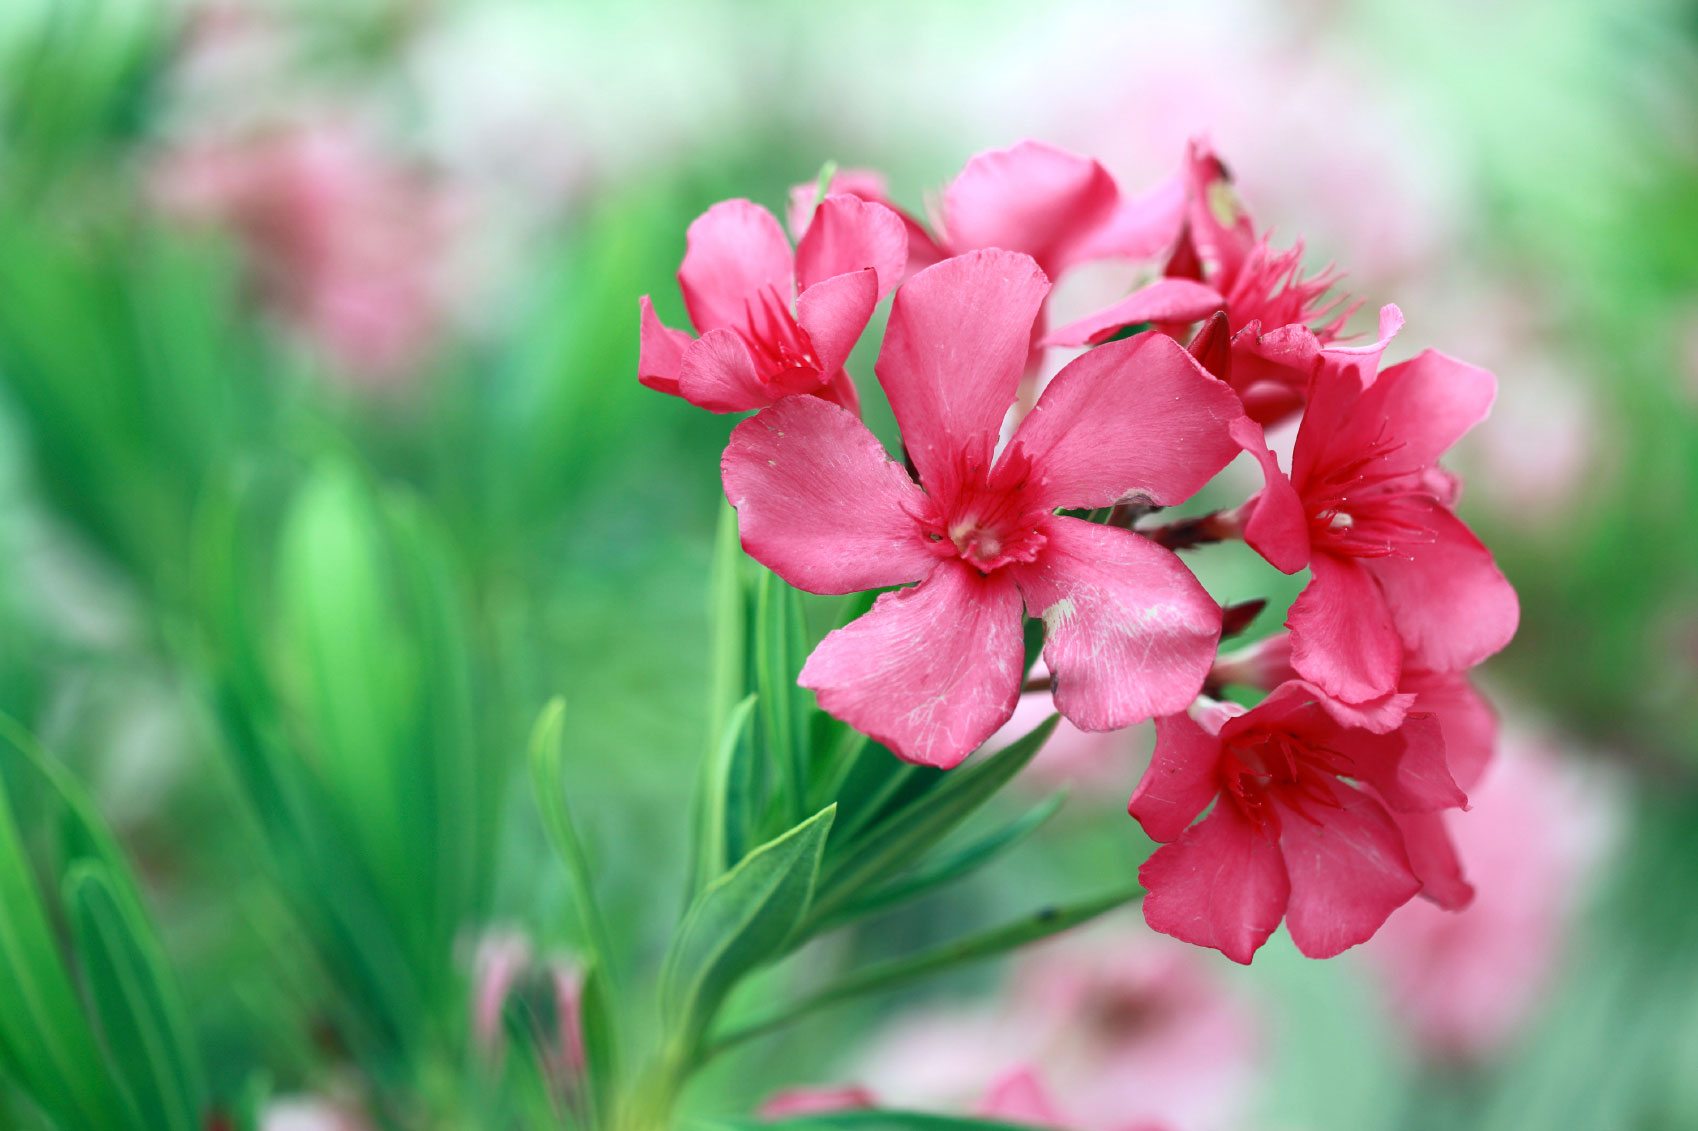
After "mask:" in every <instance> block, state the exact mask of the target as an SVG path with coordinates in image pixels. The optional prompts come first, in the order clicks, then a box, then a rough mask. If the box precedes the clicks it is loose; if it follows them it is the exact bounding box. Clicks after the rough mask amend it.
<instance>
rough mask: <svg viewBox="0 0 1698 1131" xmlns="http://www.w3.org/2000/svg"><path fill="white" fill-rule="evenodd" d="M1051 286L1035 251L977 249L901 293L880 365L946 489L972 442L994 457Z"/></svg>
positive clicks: (935, 480) (924, 460)
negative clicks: (1035, 323) (1032, 253)
mask: <svg viewBox="0 0 1698 1131" xmlns="http://www.w3.org/2000/svg"><path fill="white" fill-rule="evenodd" d="M1048 293H1049V280H1048V279H1046V278H1044V274H1043V272H1042V271H1040V270H1038V265H1037V264H1036V263H1035V262H1033V261H1032V259H1031V257H1030V256H1026V255H1020V254H1017V253H1015V252H1011V251H1000V250H989V251H974V252H969V253H968V254H966V255H960V256H957V257H955V258H954V259H946V260H944V261H943V262H942V263H939V264H937V265H936V266H934V267H928V268H926V269H925V270H924V271H921V272H920V273H919V274H918V275H915V276H914V277H913V278H912V279H910V280H908V282H907V283H906V284H904V285H903V287H902V288H901V290H899V291H897V293H896V301H895V302H894V303H893V304H892V306H891V309H890V325H889V327H888V328H887V329H886V331H885V335H884V347H883V348H882V349H881V350H880V351H879V357H878V364H877V366H876V369H877V372H878V379H879V382H880V384H882V385H883V386H884V391H885V393H886V394H887V395H888V396H889V398H890V407H891V409H892V410H893V411H894V412H895V414H896V422H897V424H898V425H900V426H901V429H902V442H903V443H904V444H905V445H906V446H907V449H908V455H909V458H910V459H912V460H913V461H914V466H915V467H916V468H918V469H919V472H920V478H921V480H922V481H923V482H924V483H925V484H926V486H927V489H928V490H930V491H931V492H932V493H933V494H934V495H939V496H940V497H947V495H948V493H949V490H948V488H949V486H950V485H951V484H952V483H953V482H954V479H955V477H956V476H957V475H958V474H959V468H958V464H959V463H960V460H961V457H962V455H963V454H964V453H967V452H969V451H972V452H975V453H976V454H980V455H982V456H983V457H984V458H986V459H988V457H989V454H990V450H991V448H992V446H993V445H994V443H995V439H996V435H997V432H998V429H999V428H1000V427H1001V425H1002V418H1003V417H1004V416H1006V415H1007V413H1008V407H1009V405H1011V404H1012V403H1013V402H1014V393H1015V390H1016V388H1017V387H1018V386H1019V383H1020V373H1021V371H1022V370H1023V369H1024V367H1025V364H1026V349H1027V346H1028V345H1029V344H1030V338H1031V332H1032V322H1033V320H1034V319H1035V318H1036V317H1037V313H1038V307H1039V306H1040V305H1042V303H1043V300H1044V296H1045V295H1047V294H1048Z"/></svg>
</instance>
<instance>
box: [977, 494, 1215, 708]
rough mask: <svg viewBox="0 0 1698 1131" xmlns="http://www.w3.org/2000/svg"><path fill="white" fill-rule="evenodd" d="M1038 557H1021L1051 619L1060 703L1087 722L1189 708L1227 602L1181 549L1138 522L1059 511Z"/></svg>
mask: <svg viewBox="0 0 1698 1131" xmlns="http://www.w3.org/2000/svg"><path fill="white" fill-rule="evenodd" d="M1046 532H1047V534H1048V536H1049V541H1048V543H1047V544H1046V545H1045V546H1044V548H1043V551H1042V553H1041V554H1040V555H1039V556H1038V559H1037V560H1036V561H1035V562H1032V563H1030V564H1014V565H1010V566H1008V567H1007V568H1008V569H1009V570H1010V571H1012V572H1013V576H1014V579H1015V581H1016V582H1018V584H1019V586H1020V591H1021V593H1022V594H1024V596H1025V598H1026V607H1027V608H1028V609H1030V610H1031V611H1032V612H1033V613H1034V614H1038V615H1041V616H1042V617H1043V618H1044V662H1045V663H1046V664H1048V665H1049V669H1050V671H1051V672H1052V673H1053V674H1054V679H1055V706H1056V710H1058V711H1060V712H1061V713H1062V714H1063V715H1065V716H1067V718H1068V720H1069V721H1071V722H1072V723H1073V724H1074V725H1075V726H1077V727H1079V728H1080V729H1081V730H1119V729H1120V728H1121V727H1127V726H1131V725H1132V724H1133V723H1138V722H1143V721H1144V720H1145V719H1149V718H1154V717H1155V716H1157V715H1170V714H1173V713H1175V712H1177V711H1183V710H1184V709H1185V708H1186V707H1188V706H1190V705H1191V701H1192V700H1193V699H1195V698H1196V697H1197V693H1198V692H1199V691H1200V690H1202V686H1203V680H1204V679H1205V678H1206V677H1207V676H1208V672H1209V666H1210V665H1211V664H1212V663H1213V662H1214V658H1215V645H1216V644H1217V643H1219V641H1220V605H1219V604H1217V603H1216V602H1215V601H1214V599H1213V598H1211V597H1210V596H1209V594H1208V592H1207V591H1206V590H1205V589H1204V588H1203V586H1202V584H1201V583H1200V582H1198V580H1197V579H1196V577H1195V576H1194V575H1193V574H1192V573H1191V571H1190V570H1188V569H1186V568H1185V563H1184V562H1181V561H1180V560H1179V557H1178V555H1176V554H1174V553H1173V551H1171V550H1168V549H1165V548H1163V547H1161V546H1157V545H1156V544H1155V543H1154V542H1151V541H1150V540H1149V539H1147V538H1144V537H1142V536H1140V535H1137V534H1134V533H1132V532H1131V531H1129V530H1121V529H1118V528H1115V527H1108V526H1099V525H1097V524H1095V523H1090V522H1086V521H1084V520H1083V519H1077V518H1067V517H1056V518H1054V519H1052V520H1051V521H1050V524H1049V526H1048V527H1047V528H1046Z"/></svg>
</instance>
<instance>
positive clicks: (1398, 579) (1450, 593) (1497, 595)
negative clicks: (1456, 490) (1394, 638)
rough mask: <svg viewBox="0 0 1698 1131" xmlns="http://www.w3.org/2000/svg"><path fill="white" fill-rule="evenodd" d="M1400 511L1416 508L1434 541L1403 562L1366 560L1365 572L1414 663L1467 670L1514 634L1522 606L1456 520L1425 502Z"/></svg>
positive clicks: (1415, 502)
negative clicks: (1375, 583) (1382, 596)
mask: <svg viewBox="0 0 1698 1131" xmlns="http://www.w3.org/2000/svg"><path fill="white" fill-rule="evenodd" d="M1405 505H1407V506H1409V507H1410V508H1412V509H1415V508H1418V509H1419V510H1420V512H1421V514H1420V522H1421V524H1422V525H1423V526H1425V527H1426V528H1427V529H1428V530H1430V531H1431V532H1432V535H1433V540H1432V541H1431V542H1424V543H1421V544H1419V545H1416V546H1414V547H1412V548H1411V555H1412V556H1411V557H1408V558H1403V557H1395V556H1394V557H1387V558H1374V559H1370V560H1369V561H1368V562H1367V569H1368V570H1369V572H1371V573H1372V574H1373V575H1374V579H1375V580H1376V581H1378V582H1379V585H1380V588H1381V589H1382V590H1383V591H1384V592H1385V600H1386V604H1387V606H1388V607H1389V608H1390V610H1391V619H1392V621H1393V622H1394V623H1395V624H1396V626H1397V632H1398V635H1399V636H1401V637H1402V638H1403V643H1404V645H1405V646H1406V647H1407V648H1408V649H1409V657H1410V661H1411V663H1413V664H1414V665H1416V666H1418V667H1421V668H1426V669H1429V670H1432V671H1461V670H1462V669H1464V668H1471V667H1473V666H1474V665H1475V664H1478V663H1479V662H1480V661H1482V660H1484V659H1485V658H1486V657H1488V656H1491V655H1493V654H1494V653H1496V652H1497V651H1499V650H1500V649H1502V648H1503V646H1504V645H1506V644H1508V643H1509V642H1510V640H1511V638H1513V637H1514V636H1515V629H1516V626H1517V624H1518V623H1519V622H1520V619H1521V605H1520V602H1519V600H1518V599H1517V598H1516V595H1515V590H1514V588H1512V587H1511V586H1510V584H1509V582H1508V580H1506V579H1505V578H1504V576H1503V573H1502V572H1501V571H1499V569H1498V567H1497V563H1496V562H1494V561H1493V560H1492V554H1491V551H1490V550H1488V549H1486V547H1484V546H1482V545H1481V544H1480V540H1479V539H1478V538H1475V537H1474V535H1473V532H1471V531H1470V530H1469V529H1468V528H1467V527H1466V526H1464V525H1463V524H1462V521H1461V520H1460V519H1458V518H1457V517H1456V516H1455V515H1453V514H1451V513H1450V511H1448V510H1446V509H1445V508H1444V507H1441V506H1439V505H1438V504H1437V503H1435V502H1432V501H1430V500H1419V499H1413V500H1409V501H1408V503H1406V504H1405Z"/></svg>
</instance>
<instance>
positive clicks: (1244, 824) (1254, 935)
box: [1138, 800, 1291, 965]
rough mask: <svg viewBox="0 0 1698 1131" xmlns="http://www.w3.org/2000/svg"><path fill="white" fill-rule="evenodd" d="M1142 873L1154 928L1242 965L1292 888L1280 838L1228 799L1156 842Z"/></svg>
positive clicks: (1263, 937)
mask: <svg viewBox="0 0 1698 1131" xmlns="http://www.w3.org/2000/svg"><path fill="white" fill-rule="evenodd" d="M1138 880H1139V882H1140V883H1142V884H1143V885H1144V890H1145V893H1146V894H1145V895H1144V920H1145V922H1147V923H1149V925H1150V927H1151V928H1152V929H1154V930H1157V931H1160V932H1161V933H1162V934H1164V935H1172V936H1173V937H1174V938H1176V939H1180V940H1182V941H1184V942H1188V943H1194V944H1196V945H1197V946H1206V947H1212V948H1213V949H1215V950H1218V951H1220V952H1221V953H1222V954H1224V955H1226V956H1227V957H1228V958H1230V959H1232V961H1234V962H1238V963H1242V964H1244V965H1249V963H1250V959H1251V958H1253V957H1255V954H1256V951H1257V950H1258V949H1259V948H1260V947H1261V945H1262V944H1263V943H1265V942H1267V941H1268V936H1269V935H1271V934H1273V933H1274V928H1276V927H1278V926H1279V920H1280V916H1281V915H1283V914H1284V913H1285V905H1286V901H1287V899H1288V898H1289V896H1290V894H1291V887H1290V882H1289V881H1288V880H1287V878H1286V874H1285V863H1284V861H1282V860H1281V859H1280V852H1279V846H1278V845H1277V844H1275V843H1274V841H1272V840H1271V839H1269V838H1268V836H1267V835H1266V834H1264V833H1262V832H1260V831H1258V830H1257V829H1255V828H1254V827H1252V826H1251V824H1250V823H1249V822H1248V821H1247V820H1245V819H1244V816H1243V814H1241V813H1240V812H1239V811H1238V807H1237V806H1236V805H1234V804H1232V803H1231V802H1230V801H1225V800H1223V801H1221V802H1219V803H1217V804H1216V805H1215V807H1214V810H1213V811H1212V812H1210V813H1209V815H1208V816H1207V817H1205V818H1204V819H1203V820H1202V821H1200V822H1199V823H1197V824H1195V825H1192V826H1191V827H1190V828H1189V829H1186V830H1185V833H1184V835H1183V836H1181V837H1180V838H1179V839H1178V840H1176V841H1174V842H1173V843H1172V844H1167V845H1163V846H1162V847H1161V848H1159V849H1157V850H1156V852H1155V854H1154V855H1153V856H1151V857H1150V858H1149V859H1148V860H1146V861H1144V866H1143V867H1142V868H1139V869H1138Z"/></svg>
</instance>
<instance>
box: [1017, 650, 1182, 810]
mask: <svg viewBox="0 0 1698 1131" xmlns="http://www.w3.org/2000/svg"><path fill="white" fill-rule="evenodd" d="M1031 674H1032V678H1033V679H1042V678H1044V677H1045V676H1048V675H1049V665H1047V664H1045V663H1044V662H1043V661H1042V660H1039V661H1038V662H1037V663H1036V664H1035V665H1033V667H1032V673H1031ZM1054 713H1055V704H1054V702H1053V700H1052V699H1051V698H1050V693H1049V692H1048V691H1027V692H1024V693H1022V694H1021V696H1020V702H1019V704H1018V705H1016V706H1015V708H1014V714H1013V716H1012V717H1011V718H1010V719H1009V720H1008V722H1006V723H1004V724H1003V726H1002V729H1001V730H999V731H997V732H996V733H995V734H993V735H991V736H990V738H989V739H988V740H987V741H986V742H985V749H986V750H987V751H995V750H1001V749H1003V748H1004V747H1006V746H1009V745H1011V744H1012V743H1014V742H1015V741H1016V740H1018V739H1020V738H1023V737H1025V735H1027V734H1028V733H1030V732H1031V731H1032V730H1033V728H1035V727H1037V726H1038V725H1039V724H1040V723H1042V722H1043V721H1044V720H1045V719H1047V718H1049V717H1050V715H1052V714H1054ZM1154 738H1155V736H1154V732H1153V731H1152V730H1151V729H1150V728H1149V727H1148V726H1145V725H1139V726H1135V727H1127V728H1126V729H1124V730H1105V731H1089V730H1080V729H1079V728H1078V727H1076V726H1074V725H1073V724H1072V723H1070V722H1068V721H1067V720H1066V719H1062V720H1060V721H1059V722H1058V723H1056V726H1055V731H1054V733H1052V734H1051V735H1050V736H1049V741H1047V742H1045V743H1044V745H1043V749H1041V750H1039V751H1038V753H1037V756H1036V757H1035V758H1033V759H1032V763H1031V765H1030V766H1029V767H1027V769H1026V771H1025V772H1024V773H1023V774H1021V776H1020V779H1019V780H1020V781H1022V782H1024V783H1025V784H1026V785H1028V786H1031V787H1033V788H1035V789H1040V790H1050V789H1056V788H1060V787H1063V786H1069V785H1077V786H1081V787H1083V791H1084V792H1085V794H1086V795H1087V796H1098V795H1101V796H1104V797H1109V798H1112V797H1115V796H1120V797H1124V796H1125V795H1126V794H1127V793H1128V792H1130V790H1131V789H1132V787H1133V786H1134V785H1136V784H1137V781H1138V775H1139V773H1140V772H1142V770H1143V768H1144V767H1145V766H1146V765H1148V764H1149V760H1150V750H1151V747H1152V744H1153V742H1154Z"/></svg>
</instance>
